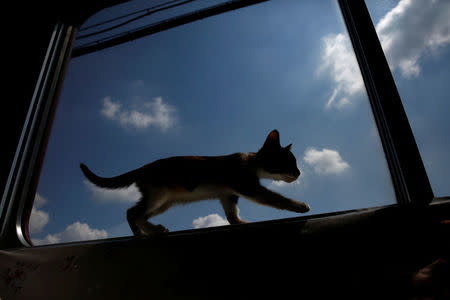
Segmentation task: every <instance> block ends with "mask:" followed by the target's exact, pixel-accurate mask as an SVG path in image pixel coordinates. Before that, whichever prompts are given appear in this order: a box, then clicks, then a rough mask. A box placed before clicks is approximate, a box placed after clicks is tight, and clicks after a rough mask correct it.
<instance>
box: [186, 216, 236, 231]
mask: <svg viewBox="0 0 450 300" xmlns="http://www.w3.org/2000/svg"><path fill="white" fill-rule="evenodd" d="M229 224H230V223H228V221H227V220H225V219H224V218H222V217H221V216H219V215H218V214H210V215H207V216H206V217H199V218H197V219H194V221H192V226H193V227H194V228H195V229H197V228H205V227H214V226H222V225H229Z"/></svg>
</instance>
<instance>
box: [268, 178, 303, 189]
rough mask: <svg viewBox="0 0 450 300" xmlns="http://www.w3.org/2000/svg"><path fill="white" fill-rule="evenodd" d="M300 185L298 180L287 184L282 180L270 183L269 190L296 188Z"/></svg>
mask: <svg viewBox="0 0 450 300" xmlns="http://www.w3.org/2000/svg"><path fill="white" fill-rule="evenodd" d="M299 184H300V180H299V179H297V180H295V181H293V182H291V183H287V182H285V181H282V180H272V182H271V183H270V184H269V187H270V188H285V187H289V186H290V187H292V186H297V185H299Z"/></svg>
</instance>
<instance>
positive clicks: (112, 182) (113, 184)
mask: <svg viewBox="0 0 450 300" xmlns="http://www.w3.org/2000/svg"><path fill="white" fill-rule="evenodd" d="M80 169H81V171H82V172H83V174H84V176H86V178H87V179H88V180H89V181H90V182H92V183H93V184H95V185H96V186H99V187H102V188H108V189H118V188H125V187H128V186H130V185H131V184H133V183H134V182H135V176H133V175H134V171H131V172H128V173H125V174H122V175H119V176H116V177H110V178H106V177H100V176H97V175H95V174H94V173H93V172H92V171H91V170H89V168H88V167H87V166H86V165H85V164H83V163H81V164H80Z"/></svg>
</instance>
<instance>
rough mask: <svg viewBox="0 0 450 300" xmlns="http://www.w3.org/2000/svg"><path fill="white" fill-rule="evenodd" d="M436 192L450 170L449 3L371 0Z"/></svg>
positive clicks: (448, 189)
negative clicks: (449, 112) (449, 117)
mask: <svg viewBox="0 0 450 300" xmlns="http://www.w3.org/2000/svg"><path fill="white" fill-rule="evenodd" d="M367 5H368V8H369V11H370V13H371V15H372V18H373V22H374V25H375V26H376V30H377V33H378V36H379V39H380V42H381V45H382V47H383V50H384V52H385V54H386V58H387V60H388V62H389V66H390V68H391V71H392V74H393V76H394V78H395V82H396V83H397V86H398V89H399V92H400V95H401V96H402V100H403V104H404V106H405V110H406V113H407V115H408V117H409V120H410V122H411V127H412V130H413V132H414V135H415V137H416V141H417V144H418V147H419V150H420V152H421V156H422V158H423V161H424V165H425V167H426V169H427V174H428V176H429V177H430V183H431V186H432V188H433V191H434V193H435V195H436V196H440V197H442V196H448V195H449V194H450V186H449V184H448V177H449V170H450V157H449V156H448V153H449V152H450V136H449V134H448V133H449V130H450V121H449V119H448V111H449V108H448V95H449V94H450V87H449V86H448V81H449V78H450V73H449V72H450V47H449V45H450V37H449V33H448V32H449V29H450V24H449V21H448V20H449V19H450V3H449V2H448V1H428V2H426V3H424V2H422V1H367Z"/></svg>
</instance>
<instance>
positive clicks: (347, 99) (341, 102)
mask: <svg viewBox="0 0 450 300" xmlns="http://www.w3.org/2000/svg"><path fill="white" fill-rule="evenodd" d="M449 20H450V1H448V0H432V1H420V0H400V1H399V2H398V4H397V6H395V7H394V8H393V9H392V10H390V11H389V12H388V13H387V14H386V15H385V16H384V17H383V18H382V19H381V20H380V21H379V22H378V24H377V25H376V30H377V33H378V36H379V38H380V42H381V44H382V46H383V50H384V52H385V54H386V57H387V59H388V62H389V64H390V67H391V69H392V70H396V69H399V70H400V72H401V74H402V76H403V77H405V78H413V77H415V76H418V75H419V74H420V71H421V67H420V63H421V60H422V59H423V57H424V56H426V55H427V54H428V53H437V52H438V51H437V50H439V49H440V48H443V47H444V46H447V45H448V44H449V43H450V22H449ZM322 45H323V50H322V54H321V63H320V65H319V67H318V70H317V71H318V74H321V75H324V74H326V75H328V76H329V77H330V79H331V80H332V81H333V82H334V87H333V88H332V90H331V91H330V97H329V98H328V101H327V103H326V105H325V107H326V108H336V109H342V108H345V107H347V106H348V105H349V104H351V103H352V102H353V101H354V99H355V96H356V95H358V94H360V93H361V92H363V87H364V85H363V80H362V77H361V73H360V70H359V67H358V64H357V61H356V58H355V55H354V52H353V48H352V46H351V43H350V39H349V38H348V36H347V34H344V33H338V34H329V35H327V36H325V37H323V38H322Z"/></svg>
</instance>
